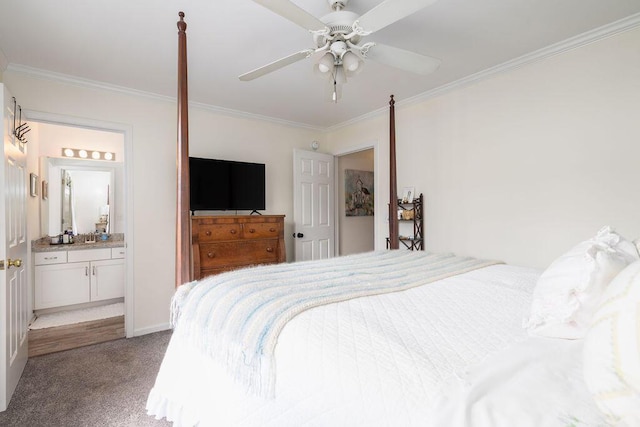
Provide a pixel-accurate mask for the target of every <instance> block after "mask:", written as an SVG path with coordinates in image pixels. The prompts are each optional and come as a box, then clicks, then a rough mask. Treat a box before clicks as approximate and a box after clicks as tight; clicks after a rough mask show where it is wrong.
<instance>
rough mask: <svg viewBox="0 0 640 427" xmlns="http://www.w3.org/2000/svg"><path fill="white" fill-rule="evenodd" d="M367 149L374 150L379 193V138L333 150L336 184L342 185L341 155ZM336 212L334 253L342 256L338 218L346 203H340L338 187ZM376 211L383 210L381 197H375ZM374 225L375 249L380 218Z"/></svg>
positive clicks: (375, 174) (375, 185)
mask: <svg viewBox="0 0 640 427" xmlns="http://www.w3.org/2000/svg"><path fill="white" fill-rule="evenodd" d="M365 150H373V168H374V171H373V183H374V187H375V189H376V190H375V191H376V194H378V189H379V188H380V174H379V173H378V171H380V170H381V169H380V154H379V151H380V150H378V140H377V139H376V140H373V141H369V142H363V143H361V144H354V145H348V146H345V147H340V149H338V150H337V151H334V152H333V173H334V177H335V179H334V182H335V185H336V186H337V185H340V184H339V178H340V177H339V176H338V174H339V171H338V162H339V161H340V157H342V156H346V155H349V154H353V153H358V152H360V151H365ZM333 193H334V200H335V203H334V207H335V208H334V212H333V217H334V222H335V236H334V254H335V255H336V256H340V255H342V254H340V221H338V220H337V219H338V218H340V208H341V207H342V206H343V205H344V203H342V204H341V203H340V200H338V199H339V197H340V196H339V194H340V192H339V191H337V188H334V191H333ZM375 200H376V202H375V212H382V210H380V209H381V208H380V204H379V200H380V197H375ZM374 224H375V225H374V227H373V241H374V249H376V250H377V249H378V225H377V224H378V220H377V219H376V221H375V223H374Z"/></svg>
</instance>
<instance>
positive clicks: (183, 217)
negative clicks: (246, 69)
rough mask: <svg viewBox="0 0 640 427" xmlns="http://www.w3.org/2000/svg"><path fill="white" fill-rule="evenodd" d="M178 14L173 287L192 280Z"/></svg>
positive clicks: (183, 48)
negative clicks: (174, 263) (174, 271)
mask: <svg viewBox="0 0 640 427" xmlns="http://www.w3.org/2000/svg"><path fill="white" fill-rule="evenodd" d="M178 16H179V17H180V21H178V144H177V145H178V150H177V159H176V166H177V167H176V169H177V171H176V174H177V184H178V185H177V192H178V195H177V204H176V287H178V286H180V285H182V284H184V283H187V282H190V281H191V277H192V276H191V214H190V199H189V188H190V186H189V95H188V92H189V91H188V88H187V33H186V30H187V23H186V22H184V12H179V13H178Z"/></svg>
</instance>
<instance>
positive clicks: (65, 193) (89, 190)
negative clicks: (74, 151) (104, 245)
mask: <svg viewBox="0 0 640 427" xmlns="http://www.w3.org/2000/svg"><path fill="white" fill-rule="evenodd" d="M61 175H62V179H61V182H62V189H61V193H62V201H61V217H62V230H63V231H64V230H72V231H73V234H78V233H87V232H90V231H97V232H101V233H102V232H104V233H109V232H110V227H109V225H110V221H109V205H110V197H109V189H110V187H111V173H110V172H105V171H93V170H67V169H62V170H61Z"/></svg>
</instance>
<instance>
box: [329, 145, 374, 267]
mask: <svg viewBox="0 0 640 427" xmlns="http://www.w3.org/2000/svg"><path fill="white" fill-rule="evenodd" d="M374 157H375V150H374V149H373V148H365V149H361V150H358V151H353V152H349V153H346V154H342V155H338V156H336V159H337V162H336V163H337V167H336V171H337V177H338V179H337V181H336V186H337V192H336V193H337V195H338V196H337V200H338V203H337V210H336V212H337V219H338V230H339V232H338V254H339V255H341V256H342V255H350V254H355V253H361V252H368V251H372V250H374V248H375V211H374V206H375V197H376V196H375V185H374V183H375V159H374Z"/></svg>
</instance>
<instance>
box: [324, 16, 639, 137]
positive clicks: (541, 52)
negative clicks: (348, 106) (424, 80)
mask: <svg viewBox="0 0 640 427" xmlns="http://www.w3.org/2000/svg"><path fill="white" fill-rule="evenodd" d="M637 27H640V13H636V14H634V15H630V16H628V17H626V18H623V19H620V20H618V21H615V22H613V23H611V24H608V25H604V26H602V27H599V28H595V29H593V30H590V31H587V32H585V33H582V34H579V35H577V36H574V37H571V38H569V39H566V40H564V41H561V42H559V43H555V44H552V45H550V46H547V47H544V48H542V49H538V50H536V51H533V52H530V53H527V54H525V55H522V56H520V57H518V58H515V59H512V60H509V61H507V62H503V63H502V64H499V65H496V66H494V67H490V68H487V69H485V70H482V71H479V72H477V73H475V74H471V75H469V76H467V77H463V78H461V79H458V80H456V81H453V82H451V83H448V84H445V85H442V86H438V87H436V88H434V89H431V90H428V91H426V92H423V93H420V94H418V95H415V96H413V97H411V98H407V99H404V100H401V101H396V103H395V105H396V107H403V106H408V105H413V104H418V103H420V102H424V101H426V100H428V99H431V98H435V97H437V96H440V95H443V94H445V93H448V92H451V91H454V90H456V89H459V88H462V87H465V86H469V85H471V84H474V83H476V82H479V81H482V80H486V79H489V78H491V77H493V76H496V75H498V74H502V73H505V72H508V71H512V70H515V69H517V68H520V67H523V66H525V65H529V64H532V63H534V62H538V61H543V60H545V59H547V58H549V57H551V56H555V55H559V54H561V53H564V52H567V51H569V50H573V49H577V48H580V47H582V46H585V45H587V44H591V43H595V42H597V41H600V40H603V39H606V38H608V37H612V36H615V35H616V34H620V33H623V32H625V31H629V30H632V29H634V28H637ZM387 111H388V108H387V107H383V108H379V109H377V110H374V111H371V112H369V113H366V114H363V115H361V116H358V117H355V118H353V119H351V120H347V121H345V122H342V123H339V124H337V125H334V126H331V127H329V128H327V132H333V131H336V130H338V129H341V128H344V127H347V126H351V125H353V124H356V123H358V122H362V121H365V120H369V119H372V118H374V117H377V116H379V115H381V114H386V113H387Z"/></svg>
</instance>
